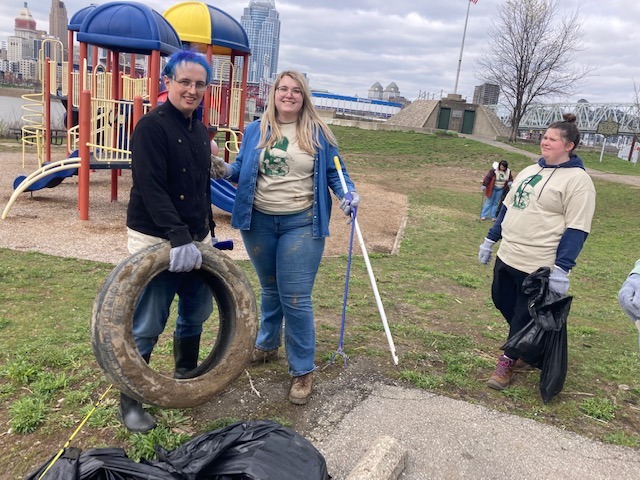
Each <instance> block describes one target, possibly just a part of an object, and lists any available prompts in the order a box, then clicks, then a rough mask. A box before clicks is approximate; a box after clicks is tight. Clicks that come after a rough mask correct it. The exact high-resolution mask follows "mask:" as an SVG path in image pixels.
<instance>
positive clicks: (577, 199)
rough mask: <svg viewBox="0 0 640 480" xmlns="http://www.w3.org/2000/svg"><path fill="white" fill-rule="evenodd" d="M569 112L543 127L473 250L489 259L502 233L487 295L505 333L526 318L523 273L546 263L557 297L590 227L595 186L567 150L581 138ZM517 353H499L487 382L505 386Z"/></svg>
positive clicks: (520, 325)
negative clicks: (538, 154)
mask: <svg viewBox="0 0 640 480" xmlns="http://www.w3.org/2000/svg"><path fill="white" fill-rule="evenodd" d="M575 120H576V117H575V115H573V114H565V115H564V121H559V122H555V123H552V124H551V125H549V127H548V128H547V130H546V132H545V134H544V136H543V138H542V140H541V141H540V149H541V151H542V158H540V159H539V160H538V161H537V162H536V163H535V164H534V165H531V166H529V167H527V168H525V169H524V170H522V172H520V173H519V174H518V176H517V177H516V179H515V180H514V181H513V186H512V187H511V190H510V191H509V193H508V194H507V196H506V197H505V200H504V202H503V206H502V208H501V210H500V213H499V214H498V218H497V219H496V222H495V223H494V225H493V227H491V228H490V229H489V232H488V234H487V237H486V238H485V239H484V242H483V243H482V245H480V250H479V252H478V260H479V261H480V263H482V264H488V263H489V262H490V261H491V254H492V250H493V246H494V244H495V243H496V242H497V241H498V240H500V239H502V242H501V243H500V248H499V249H498V252H497V255H496V257H497V258H496V262H495V265H494V269H493V283H492V286H491V297H492V300H493V303H494V305H495V306H496V308H497V309H498V310H500V313H501V314H502V316H503V317H504V318H505V319H506V321H507V323H508V324H509V337H508V338H511V337H512V336H513V335H515V334H516V333H517V332H518V331H519V330H521V329H522V328H523V327H524V326H525V325H526V324H527V323H528V322H529V321H530V320H531V316H530V315H529V309H528V297H527V295H526V294H525V293H524V292H523V291H522V288H521V287H522V283H523V282H524V279H525V278H526V277H527V276H528V275H530V274H531V273H533V272H535V271H536V270H538V268H540V267H549V268H550V269H551V273H550V275H549V285H548V288H549V290H550V291H551V292H554V293H556V294H557V295H558V296H564V295H566V294H567V291H568V290H569V273H570V272H571V270H572V269H573V267H574V266H575V264H576V259H577V257H578V255H579V254H580V251H581V250H582V247H583V245H584V242H585V240H586V239H587V236H588V234H589V232H590V230H591V221H592V219H593V214H594V211H595V205H596V191H595V188H594V186H593V182H592V181H591V177H589V174H587V172H586V171H585V169H584V164H583V162H582V159H581V158H580V157H578V156H577V155H576V154H575V153H574V150H575V148H576V147H577V146H578V144H579V143H580V132H579V130H578V128H577V127H576V125H575ZM517 360H518V358H517V354H516V353H515V352H512V351H510V350H509V349H506V350H505V351H504V354H503V355H500V357H499V358H498V363H497V365H496V368H495V371H494V372H493V375H491V378H489V381H488V385H489V387H491V388H494V389H496V390H502V389H504V388H507V387H508V386H509V384H510V383H511V379H512V375H513V372H514V369H515V367H516V361H517Z"/></svg>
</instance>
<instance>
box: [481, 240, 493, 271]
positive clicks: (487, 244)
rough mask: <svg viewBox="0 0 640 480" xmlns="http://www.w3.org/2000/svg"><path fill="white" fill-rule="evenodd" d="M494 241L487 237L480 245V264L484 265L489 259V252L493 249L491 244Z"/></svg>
mask: <svg viewBox="0 0 640 480" xmlns="http://www.w3.org/2000/svg"><path fill="white" fill-rule="evenodd" d="M495 243H496V242H494V241H493V240H489V239H488V238H485V239H484V242H482V245H480V250H479V251H478V260H479V261H480V263H481V264H483V265H486V264H487V263H489V262H490V261H491V253H492V251H493V246H494V245H495Z"/></svg>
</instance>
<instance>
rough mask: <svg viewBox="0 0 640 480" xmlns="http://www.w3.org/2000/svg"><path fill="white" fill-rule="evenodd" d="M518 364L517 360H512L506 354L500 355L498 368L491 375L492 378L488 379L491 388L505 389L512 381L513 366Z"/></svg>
mask: <svg viewBox="0 0 640 480" xmlns="http://www.w3.org/2000/svg"><path fill="white" fill-rule="evenodd" d="M515 364H516V361H515V360H511V359H510V358H509V357H507V356H505V355H500V358H498V364H497V365H496V369H495V371H494V372H493V375H491V378H489V380H488V381H487V385H489V387H490V388H494V389H496V390H504V389H505V388H507V387H508V386H509V384H510V383H511V377H512V376H513V367H514V365H515Z"/></svg>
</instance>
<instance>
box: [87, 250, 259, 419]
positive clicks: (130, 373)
mask: <svg viewBox="0 0 640 480" xmlns="http://www.w3.org/2000/svg"><path fill="white" fill-rule="evenodd" d="M199 248H200V251H201V252H202V267H201V268H200V270H199V273H201V275H202V276H203V278H204V279H205V281H206V282H207V283H208V285H209V288H210V289H211V292H212V294H213V297H214V300H215V302H216V304H217V308H218V313H219V331H218V336H217V339H216V341H215V344H214V345H213V348H212V350H211V353H210V354H209V355H208V356H207V358H206V359H205V360H204V361H203V362H202V363H201V364H200V365H198V368H197V369H196V370H195V371H194V372H193V375H194V377H193V378H189V379H176V378H173V377H169V376H167V375H163V374H161V373H158V372H156V371H155V370H153V369H152V368H151V367H149V365H147V364H146V362H145V361H144V360H143V359H142V357H141V356H140V355H139V353H138V349H137V347H136V345H135V342H134V341H133V334H132V321H133V312H134V310H135V306H136V304H137V302H138V298H139V297H140V294H141V293H142V290H143V289H144V287H145V286H146V285H147V284H148V283H149V281H150V280H151V279H152V278H153V277H154V276H155V275H157V274H159V273H160V272H162V271H164V270H167V269H168V268H169V251H170V249H171V247H170V246H169V245H167V244H159V245H154V246H152V247H149V248H146V249H144V250H142V251H140V252H138V253H136V254H134V255H132V256H131V257H129V258H127V259H125V260H123V261H122V262H120V264H118V265H117V266H116V267H115V269H114V270H113V271H112V272H111V273H110V274H109V276H108V277H107V279H106V280H105V282H104V284H103V285H102V288H101V290H100V292H99V293H98V296H97V297H96V300H95V302H94V305H93V315H92V318H91V345H92V347H93V352H94V354H95V356H96V359H97V361H98V364H99V365H100V366H101V367H102V369H103V370H104V372H105V373H106V375H107V377H108V378H109V380H110V381H111V382H112V383H113V384H114V386H116V387H117V388H118V389H119V390H120V391H122V392H123V393H125V394H127V395H129V396H130V397H132V398H135V399H136V400H139V401H141V402H145V403H148V404H151V405H157V406H160V407H168V408H185V407H194V406H196V405H201V404H203V403H205V402H206V401H208V400H210V399H211V397H212V396H213V395H215V394H216V393H219V392H220V391H222V390H223V389H224V388H226V387H227V385H229V383H231V382H232V381H233V380H234V379H236V378H237V377H238V375H240V373H242V371H243V370H244V368H245V365H247V363H248V362H249V359H250V356H251V352H252V350H253V346H254V345H255V339H256V335H257V330H258V314H257V308H256V297H255V295H254V293H253V290H252V288H251V285H250V283H249V281H248V280H247V278H246V276H245V275H244V273H243V272H242V270H241V269H240V268H239V267H238V266H237V265H236V264H235V263H234V262H233V261H232V260H231V258H229V257H228V256H227V255H226V254H224V253H222V252H220V251H219V250H217V249H215V248H213V247H208V246H202V247H199ZM206 325H207V324H206V323H205V328H206Z"/></svg>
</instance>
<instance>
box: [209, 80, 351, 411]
mask: <svg viewBox="0 0 640 480" xmlns="http://www.w3.org/2000/svg"><path fill="white" fill-rule="evenodd" d="M335 156H338V157H339V153H338V148H337V142H336V139H335V137H334V136H333V134H332V132H331V130H329V128H328V127H327V125H326V124H325V123H324V122H323V121H322V120H321V119H320V117H319V116H318V114H317V112H316V111H315V108H314V106H313V100H312V98H311V92H310V90H309V87H308V85H307V82H306V79H305V77H304V76H303V75H302V74H300V73H299V72H295V71H285V72H282V73H280V74H279V75H278V77H277V78H276V80H275V82H274V84H273V88H272V90H271V92H270V94H269V100H268V103H267V108H266V110H265V113H264V115H263V116H262V118H261V119H260V120H257V121H255V122H253V123H251V124H250V125H248V126H247V128H246V130H245V132H244V136H243V139H242V146H241V148H240V151H239V152H238V156H237V157H236V161H235V163H233V164H231V165H229V164H226V163H224V161H223V160H222V159H216V158H214V159H213V167H212V176H213V177H224V178H228V179H229V180H230V181H232V182H236V183H237V184H238V188H237V192H236V198H235V202H234V206H233V212H232V217H231V226H232V227H234V228H238V229H240V230H241V233H242V239H243V241H244V244H245V247H246V249H247V252H248V254H249V258H250V259H251V262H252V264H253V266H254V268H255V270H256V273H257V274H258V278H259V280H260V286H261V292H260V293H261V301H260V303H261V305H260V310H261V311H260V330H259V332H258V338H257V340H256V345H255V349H254V351H253V355H252V362H255V363H265V362H268V361H272V360H277V358H278V348H279V347H280V345H281V342H282V330H283V322H284V338H285V340H284V342H285V347H286V354H287V360H288V363H289V373H290V374H291V375H292V377H293V381H292V383H291V388H290V391H289V401H290V402H291V403H294V404H297V405H304V404H306V403H307V401H308V400H309V397H310V396H311V391H312V383H313V378H312V377H313V371H314V370H315V368H316V367H315V364H314V357H315V347H316V345H315V343H316V342H315V325H314V315H313V307H312V301H311V292H312V290H313V284H314V282H315V278H316V274H317V272H318V267H319V266H320V260H321V259H322V255H323V252H324V245H325V238H326V237H328V236H329V219H330V216H331V194H330V192H329V189H331V190H332V191H333V193H334V194H335V195H336V196H337V197H338V198H339V199H341V203H340V208H341V209H342V210H343V212H344V213H345V214H346V215H351V210H352V209H355V207H357V206H358V204H359V202H360V198H359V195H358V194H357V193H356V191H355V187H354V184H353V182H352V181H351V179H350V178H349V175H348V173H347V171H346V169H345V167H344V164H343V163H342V161H340V165H341V169H342V173H343V175H344V179H345V181H346V184H347V189H348V193H347V194H346V195H345V193H344V192H343V189H342V185H341V182H340V177H339V175H338V171H337V170H336V166H335V163H334V160H333V159H334V157H335Z"/></svg>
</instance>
